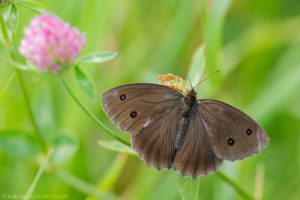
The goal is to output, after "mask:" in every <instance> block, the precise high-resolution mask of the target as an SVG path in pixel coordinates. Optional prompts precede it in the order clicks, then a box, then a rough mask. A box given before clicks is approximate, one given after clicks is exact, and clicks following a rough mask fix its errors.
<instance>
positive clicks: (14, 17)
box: [7, 3, 19, 33]
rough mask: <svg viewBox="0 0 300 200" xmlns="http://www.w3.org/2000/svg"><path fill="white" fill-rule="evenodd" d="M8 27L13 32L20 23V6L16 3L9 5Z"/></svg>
mask: <svg viewBox="0 0 300 200" xmlns="http://www.w3.org/2000/svg"><path fill="white" fill-rule="evenodd" d="M7 23H8V27H9V29H10V30H11V31H12V32H13V33H16V31H17V28H18V24H19V12H18V8H17V7H16V5H15V4H14V3H12V4H10V6H9V15H8V19H7Z"/></svg>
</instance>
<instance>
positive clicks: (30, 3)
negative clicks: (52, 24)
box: [15, 0, 46, 9]
mask: <svg viewBox="0 0 300 200" xmlns="http://www.w3.org/2000/svg"><path fill="white" fill-rule="evenodd" d="M15 1H17V2H21V3H25V4H29V5H32V6H35V7H38V8H41V9H46V6H45V5H44V4H42V3H40V2H37V1H31V0H15Z"/></svg>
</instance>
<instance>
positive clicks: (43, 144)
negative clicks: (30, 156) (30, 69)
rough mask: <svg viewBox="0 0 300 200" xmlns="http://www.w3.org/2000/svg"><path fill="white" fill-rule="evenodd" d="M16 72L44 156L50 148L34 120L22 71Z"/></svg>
mask: <svg viewBox="0 0 300 200" xmlns="http://www.w3.org/2000/svg"><path fill="white" fill-rule="evenodd" d="M15 72H16V76H17V79H18V81H19V84H20V87H21V90H22V93H23V96H24V99H25V103H26V107H27V109H28V112H29V118H30V121H31V124H32V127H33V129H34V132H35V134H36V138H37V140H38V142H39V144H40V146H41V148H42V150H43V152H44V154H47V149H48V147H47V144H46V141H45V139H44V137H43V135H42V133H41V131H40V129H39V127H38V125H37V123H36V120H35V118H34V114H33V110H32V107H31V104H30V100H29V96H28V92H27V89H26V86H25V84H24V80H23V77H22V74H21V71H20V70H19V69H15Z"/></svg>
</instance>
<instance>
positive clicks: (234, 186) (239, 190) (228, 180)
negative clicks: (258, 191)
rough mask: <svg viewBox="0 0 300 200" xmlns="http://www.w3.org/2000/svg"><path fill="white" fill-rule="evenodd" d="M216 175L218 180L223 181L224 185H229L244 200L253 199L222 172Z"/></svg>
mask: <svg viewBox="0 0 300 200" xmlns="http://www.w3.org/2000/svg"><path fill="white" fill-rule="evenodd" d="M216 175H217V176H218V177H219V178H220V179H222V180H223V181H225V182H226V183H228V184H229V185H231V186H232V187H233V188H234V189H235V190H236V191H237V192H238V193H239V194H240V195H241V196H242V197H244V198H245V199H249V200H252V199H253V197H251V195H250V194H248V193H247V192H246V191H244V190H243V189H242V188H241V187H240V186H239V185H238V184H237V183H236V182H234V181H233V180H232V179H231V178H229V177H228V176H226V175H225V174H223V173H222V172H217V173H216Z"/></svg>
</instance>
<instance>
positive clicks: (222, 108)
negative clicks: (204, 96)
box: [199, 100, 269, 160]
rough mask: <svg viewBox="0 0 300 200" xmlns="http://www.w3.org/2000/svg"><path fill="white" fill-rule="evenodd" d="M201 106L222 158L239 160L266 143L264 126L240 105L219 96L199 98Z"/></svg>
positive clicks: (217, 152) (215, 148)
mask: <svg viewBox="0 0 300 200" xmlns="http://www.w3.org/2000/svg"><path fill="white" fill-rule="evenodd" d="M199 109H200V113H201V116H203V119H204V121H205V124H206V127H207V129H208V133H209V136H210V141H211V143H212V147H213V151H214V153H215V154H216V155H217V156H218V157H219V158H221V159H225V160H240V159H243V158H245V157H248V156H251V155H252V154H254V153H257V152H259V151H261V150H262V149H263V148H265V147H266V146H267V144H268V141H269V139H268V136H267V135H266V133H265V132H264V130H263V129H262V128H261V127H259V125H258V124H257V123H256V122H255V121H254V120H252V119H251V118H250V117H249V116H247V115H246V114H245V113H243V112H241V111H239V110H238V109H236V108H234V107H232V106H230V105H228V104H225V103H223V102H220V101H216V100H200V101H199Z"/></svg>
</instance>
